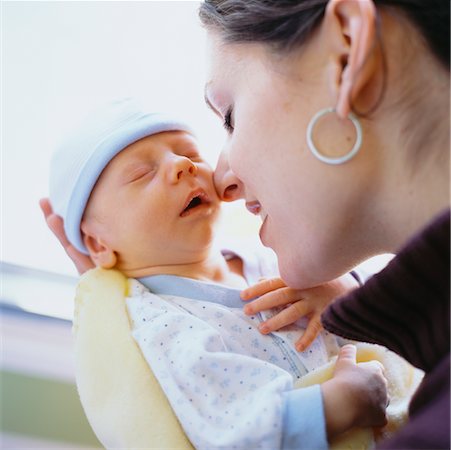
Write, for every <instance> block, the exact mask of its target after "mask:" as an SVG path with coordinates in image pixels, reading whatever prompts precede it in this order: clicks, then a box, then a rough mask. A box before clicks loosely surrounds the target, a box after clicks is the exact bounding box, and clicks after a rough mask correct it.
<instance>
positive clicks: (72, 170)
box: [50, 98, 192, 254]
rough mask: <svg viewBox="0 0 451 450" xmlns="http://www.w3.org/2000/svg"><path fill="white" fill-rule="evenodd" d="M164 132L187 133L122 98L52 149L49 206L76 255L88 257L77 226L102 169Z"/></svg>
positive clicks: (177, 122) (173, 122)
mask: <svg viewBox="0 0 451 450" xmlns="http://www.w3.org/2000/svg"><path fill="white" fill-rule="evenodd" d="M164 131H186V132H189V133H192V131H191V129H190V127H189V126H188V125H187V124H185V123H184V122H183V121H181V120H178V119H177V118H175V117H171V116H170V115H167V114H161V113H153V112H146V111H143V110H142V109H141V108H140V107H139V105H138V102H136V101H134V100H133V99H129V98H127V99H123V100H118V101H114V102H112V103H109V104H108V105H106V106H105V107H103V108H101V109H99V110H97V111H96V112H94V113H93V114H91V115H89V116H88V117H87V118H86V119H85V120H84V121H83V123H82V124H81V126H80V127H78V128H77V129H76V130H75V131H74V132H73V133H72V134H71V136H69V137H68V139H67V140H66V141H65V142H64V143H63V144H62V145H60V146H59V147H58V148H57V150H56V152H55V153H54V155H53V158H52V161H51V164H50V202H51V205H52V208H53V211H54V212H55V213H56V214H58V215H59V216H61V217H62V218H63V220H64V230H65V232H66V236H67V238H68V240H69V242H70V243H71V244H72V245H73V246H74V247H75V248H76V249H77V250H79V251H80V252H82V253H84V254H89V252H88V250H87V248H86V247H85V245H84V243H83V238H82V234H81V230H80V224H81V219H82V217H83V213H84V211H85V208H86V205H87V203H88V200H89V197H90V195H91V192H92V190H93V188H94V185H95V184H96V182H97V180H98V178H99V176H100V174H101V173H102V171H103V169H105V167H106V166H107V164H108V163H109V162H110V161H111V160H112V159H113V158H114V157H115V156H116V155H117V154H118V153H120V152H121V151H122V150H123V149H124V148H126V147H127V146H129V145H130V144H133V143H134V142H136V141H138V140H140V139H143V138H145V137H147V136H151V135H153V134H157V133H162V132H164Z"/></svg>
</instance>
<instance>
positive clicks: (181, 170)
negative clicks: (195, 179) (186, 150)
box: [169, 155, 197, 183]
mask: <svg viewBox="0 0 451 450" xmlns="http://www.w3.org/2000/svg"><path fill="white" fill-rule="evenodd" d="M196 175H197V166H196V164H194V163H193V162H192V161H191V160H190V159H189V158H187V157H186V156H179V155H172V157H171V160H170V162H169V178H170V181H171V182H172V183H177V182H179V181H180V180H181V179H182V178H183V177H186V176H196Z"/></svg>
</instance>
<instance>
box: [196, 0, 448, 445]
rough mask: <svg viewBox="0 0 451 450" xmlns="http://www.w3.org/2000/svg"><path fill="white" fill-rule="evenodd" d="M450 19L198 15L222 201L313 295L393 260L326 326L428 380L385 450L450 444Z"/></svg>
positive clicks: (337, 12) (384, 14)
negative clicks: (216, 123) (219, 125)
mask: <svg viewBox="0 0 451 450" xmlns="http://www.w3.org/2000/svg"><path fill="white" fill-rule="evenodd" d="M449 8H450V5H449V2H447V1H442V0H438V1H428V2H424V1H422V0H379V1H378V0H375V1H374V2H373V1H372V0H358V1H349V0H348V1H346V0H329V1H327V0H305V1H301V0H299V1H296V2H290V1H280V0H274V1H270V0H260V1H258V0H255V1H252V2H247V1H245V0H206V1H205V2H204V3H203V4H202V6H201V9H200V17H201V20H202V22H203V24H204V26H205V27H206V28H207V31H208V35H209V42H210V59H211V71H210V81H209V82H208V83H207V86H206V101H207V103H208V104H209V105H210V106H211V108H212V109H213V110H214V111H215V112H216V114H217V115H218V116H219V117H220V118H221V119H222V120H223V122H224V126H225V128H226V129H227V131H228V134H229V136H228V139H227V143H226V145H225V148H224V150H223V154H222V155H221V158H220V163H219V166H218V168H217V171H216V184H217V186H218V191H219V192H220V194H221V195H222V197H223V198H224V199H227V200H235V199H237V198H240V197H243V198H245V200H246V205H247V207H248V209H249V210H250V211H251V212H253V213H255V214H260V215H261V217H262V219H263V224H262V227H261V229H260V237H261V239H262V241H263V243H264V244H266V245H267V246H269V247H272V248H273V249H274V250H275V252H276V253H277V256H278V259H279V267H280V270H281V274H282V277H283V278H284V280H285V281H286V282H287V284H288V285H290V286H292V287H297V288H308V287H310V286H314V285H317V284H319V283H322V282H324V281H325V280H329V279H332V278H335V277H336V276H337V275H338V274H341V273H343V272H345V271H346V270H349V269H350V268H351V267H353V266H355V265H356V264H358V263H359V262H361V261H362V260H364V259H365V258H367V257H370V256H373V255H375V254H378V253H388V252H390V253H398V255H397V257H396V258H395V259H394V260H393V261H392V263H391V264H390V265H389V266H388V267H387V268H386V269H385V270H384V271H382V272H381V273H380V274H378V275H377V276H375V277H373V278H372V279H371V280H370V281H368V282H367V284H366V285H365V286H363V287H362V288H360V289H358V290H356V291H354V292H353V293H352V294H351V295H349V296H348V297H346V298H342V299H341V300H339V301H338V302H336V303H335V304H334V305H333V306H332V307H330V309H329V310H328V311H326V313H325V314H324V315H323V324H324V326H325V327H326V328H327V329H329V330H330V331H333V332H334V333H336V334H340V335H342V336H345V337H349V338H353V339H357V340H365V341H370V342H375V343H380V344H382V345H385V346H387V347H389V348H391V349H392V350H394V351H396V352H397V353H399V354H400V355H401V356H403V357H405V358H406V359H408V360H409V361H410V362H411V363H412V364H414V365H415V366H417V367H420V368H421V369H423V370H424V371H425V372H426V376H425V379H424V382H423V384H422V386H421V387H420V389H419V390H418V392H417V394H416V395H415V397H414V399H413V401H412V403H411V407H410V422H409V423H408V424H407V425H406V426H405V427H404V428H403V429H402V430H401V432H399V433H398V434H397V435H396V436H395V437H394V438H393V439H391V440H389V441H387V442H384V443H382V444H381V448H434V449H435V448H449V446H450V440H449V392H450V391H449V219H450V217H449V209H448V208H449ZM406 242H407V243H406ZM267 306H268V305H267ZM296 318H297V317H293V319H296ZM272 325H273V327H272V329H275V328H277V325H278V324H277V322H275V321H273V324H272ZM325 410H326V411H325V415H326V423H327V416H328V414H333V412H332V411H328V406H327V404H326V405H325Z"/></svg>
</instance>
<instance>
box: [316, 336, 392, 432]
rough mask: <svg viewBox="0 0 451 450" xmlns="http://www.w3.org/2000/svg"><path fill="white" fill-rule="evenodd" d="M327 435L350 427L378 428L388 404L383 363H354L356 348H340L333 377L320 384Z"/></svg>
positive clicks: (347, 346) (348, 345)
mask: <svg viewBox="0 0 451 450" xmlns="http://www.w3.org/2000/svg"><path fill="white" fill-rule="evenodd" d="M321 393H322V396H323V404H324V415H325V418H326V430H327V436H328V438H329V441H330V439H332V438H334V437H335V436H337V435H338V434H341V433H344V432H345V431H348V430H349V429H351V428H353V427H382V426H384V425H386V423H387V417H386V408H387V406H388V403H389V397H388V392H387V379H386V378H385V376H384V366H383V365H382V364H381V363H380V362H379V361H369V362H364V363H359V364H357V363H356V347H355V345H351V344H347V345H344V346H343V347H342V348H341V349H340V353H339V355H338V359H337V362H336V364H335V370H334V376H333V377H332V378H331V379H330V380H328V381H326V382H324V383H323V384H322V385H321Z"/></svg>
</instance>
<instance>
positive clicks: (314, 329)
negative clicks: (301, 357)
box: [296, 316, 323, 352]
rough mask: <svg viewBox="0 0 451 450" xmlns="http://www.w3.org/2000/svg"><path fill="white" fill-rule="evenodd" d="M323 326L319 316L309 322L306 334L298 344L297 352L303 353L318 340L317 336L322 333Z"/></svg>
mask: <svg viewBox="0 0 451 450" xmlns="http://www.w3.org/2000/svg"><path fill="white" fill-rule="evenodd" d="M322 329H323V326H322V325H321V321H320V318H319V316H314V317H312V318H311V319H310V320H309V323H308V325H307V328H306V330H305V332H304V334H303V335H302V336H301V337H300V338H299V339H298V340H297V342H296V350H297V351H298V352H303V351H304V350H306V349H307V348H308V347H310V345H311V343H312V342H313V341H314V340H315V339H316V336H318V334H319V333H320V332H321V331H322Z"/></svg>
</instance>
